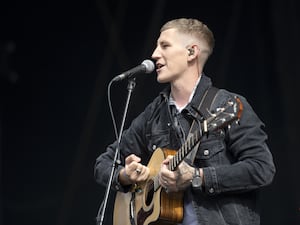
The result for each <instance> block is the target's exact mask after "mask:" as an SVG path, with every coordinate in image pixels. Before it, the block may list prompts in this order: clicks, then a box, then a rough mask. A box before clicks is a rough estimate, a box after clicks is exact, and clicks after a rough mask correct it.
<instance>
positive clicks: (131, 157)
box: [125, 154, 141, 164]
mask: <svg viewBox="0 0 300 225" xmlns="http://www.w3.org/2000/svg"><path fill="white" fill-rule="evenodd" d="M140 161H141V158H140V157H138V156H136V155H135V154H131V155H129V156H127V157H126V159H125V163H126V164H131V163H132V162H140Z"/></svg>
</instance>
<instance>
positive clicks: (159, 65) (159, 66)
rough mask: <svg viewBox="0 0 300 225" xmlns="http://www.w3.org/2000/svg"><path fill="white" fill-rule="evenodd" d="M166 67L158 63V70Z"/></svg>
mask: <svg viewBox="0 0 300 225" xmlns="http://www.w3.org/2000/svg"><path fill="white" fill-rule="evenodd" d="M164 66H165V65H163V64H161V63H156V68H157V70H159V69H161V68H162V67H164Z"/></svg>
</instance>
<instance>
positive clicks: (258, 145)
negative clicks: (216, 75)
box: [95, 75, 275, 225]
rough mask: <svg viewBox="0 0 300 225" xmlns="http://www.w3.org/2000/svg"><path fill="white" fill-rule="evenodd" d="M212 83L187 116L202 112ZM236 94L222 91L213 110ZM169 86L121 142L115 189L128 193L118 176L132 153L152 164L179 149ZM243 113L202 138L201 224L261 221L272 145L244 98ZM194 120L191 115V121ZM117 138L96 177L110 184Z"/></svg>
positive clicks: (199, 92)
mask: <svg viewBox="0 0 300 225" xmlns="http://www.w3.org/2000/svg"><path fill="white" fill-rule="evenodd" d="M211 85H212V83H211V80H210V79H209V78H208V77H207V76H205V75H202V77H201V80H200V83H199V84H198V87H197V89H196V92H195V95H194V97H193V99H192V101H191V102H190V103H189V104H188V106H187V107H186V108H185V109H184V111H185V112H188V113H187V114H196V109H197V107H198V105H199V101H200V100H201V99H202V96H203V95H204V93H205V91H206V90H207V88H208V87H210V86H211ZM234 95H236V94H233V93H230V92H228V91H226V90H223V89H221V90H219V92H218V94H217V95H216V97H215V99H214V101H213V103H212V105H211V109H216V108H217V107H220V106H223V104H224V103H225V102H226V101H227V100H228V99H232V98H233V96H234ZM168 97H169V89H167V90H165V91H164V92H162V93H161V94H160V95H159V96H158V97H157V98H155V99H154V101H153V102H152V103H151V104H149V105H148V106H147V107H146V109H145V110H144V112H142V113H141V114H140V115H139V116H138V117H137V118H136V119H134V120H133V122H132V124H131V126H130V127H129V128H128V129H127V130H126V131H125V132H124V135H123V137H122V141H121V144H120V149H121V162H122V163H121V166H119V167H118V168H117V169H116V173H115V176H114V179H113V188H114V189H115V190H117V191H124V192H126V191H128V187H122V186H121V185H120V184H119V182H118V180H117V177H118V174H119V171H120V170H121V168H122V165H124V159H125V158H126V157H127V156H128V155H130V154H136V155H137V156H140V157H141V158H142V163H143V164H144V165H147V164H148V161H149V160H150V158H151V155H152V153H153V151H154V150H155V149H156V148H158V147H160V148H164V147H165V148H169V149H179V148H180V146H181V143H182V142H181V140H180V138H179V136H178V132H177V131H176V129H175V127H174V123H173V118H172V116H171V114H170V109H169V105H168ZM238 97H239V98H240V99H241V101H242V103H243V113H242V116H241V118H240V121H239V124H236V123H233V124H232V125H231V127H230V129H227V128H225V129H221V130H218V131H216V132H213V133H210V134H209V135H208V136H206V135H205V136H204V137H203V138H202V139H201V143H200V145H199V149H198V152H197V154H196V157H195V161H194V164H195V166H197V167H201V168H203V174H204V181H205V182H204V187H203V190H202V191H201V192H199V191H192V193H193V205H194V208H195V212H196V214H197V215H198V220H199V224H200V225H206V224H207V225H208V224H209V225H211V224H216V225H219V224H220V225H221V224H224V225H225V224H230V225H233V224H241V225H242V224H243V225H256V224H259V221H260V219H259V212H258V205H257V204H258V203H257V197H258V196H257V194H258V190H259V188H260V187H263V186H265V185H268V184H270V183H271V182H272V180H273V177H274V174H275V166H274V163H273V158H272V155H271V153H270V151H269V149H268V146H267V144H266V140H267V135H266V133H265V132H264V131H263V127H264V124H263V123H262V121H261V120H260V119H259V118H258V116H257V115H256V114H255V112H254V111H253V109H252V107H251V106H250V105H249V103H248V102H247V101H246V99H245V98H244V97H242V96H240V95H239V96H238ZM186 120H187V121H188V122H187V123H188V124H190V123H191V120H189V118H187V119H186ZM115 149H116V142H115V143H113V144H111V145H109V146H108V147H107V149H106V152H104V153H103V154H101V155H100V156H99V157H98V158H97V159H96V164H95V178H96V181H97V182H98V183H100V184H102V185H106V184H107V182H108V178H109V174H110V169H111V164H112V160H113V157H114V152H115Z"/></svg>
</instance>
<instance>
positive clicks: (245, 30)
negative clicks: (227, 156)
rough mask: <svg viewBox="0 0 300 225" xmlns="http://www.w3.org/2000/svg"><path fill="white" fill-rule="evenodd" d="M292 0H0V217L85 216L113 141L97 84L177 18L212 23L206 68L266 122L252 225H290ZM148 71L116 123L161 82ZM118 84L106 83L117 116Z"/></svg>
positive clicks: (294, 147)
mask: <svg viewBox="0 0 300 225" xmlns="http://www.w3.org/2000/svg"><path fill="white" fill-rule="evenodd" d="M299 10H300V7H299V1H298V0H269V1H268V0H251V1H250V0H249V1H246V0H244V1H243V0H226V1H213V0H211V1H201V0H198V1H174V0H155V1H130V0H127V1H126V0H123V1H122V0H119V1H118V0H110V1H108V0H107V1H105V0H102V1H101V0H73V1H71V0H66V1H63V0H60V1H58V0H51V1H47V0H46V1H24V0H22V1H21V0H16V1H7V0H4V1H1V3H0V25H1V26H0V41H1V42H0V74H1V77H0V88H1V92H0V93H1V102H0V107H1V110H0V115H1V117H0V118H1V120H0V129H1V130H0V144H1V149H0V160H1V161H0V165H1V170H0V173H1V186H0V187H1V199H0V200H1V201H0V204H1V205H0V213H1V214H0V224H3V225H71V224H72V225H83V224H85V225H88V224H95V221H94V218H95V216H96V214H97V210H98V207H99V205H100V203H101V201H102V199H103V195H104V190H105V189H104V188H103V187H101V186H99V185H97V184H96V183H95V181H94V178H93V166H94V162H95V159H96V157H97V156H98V155H99V154H100V153H101V152H102V151H103V150H104V149H105V146H106V145H107V144H109V143H110V142H112V141H114V140H115V137H114V131H113V126H112V122H111V117H110V114H109V110H108V101H107V86H108V83H109V81H110V80H111V79H112V78H113V77H114V76H116V75H117V74H119V73H121V72H123V71H125V70H127V69H129V68H131V67H134V66H136V65H138V64H140V63H141V62H142V61H143V60H144V59H146V58H150V56H151V53H152V50H153V49H154V47H155V45H156V39H157V37H158V35H159V28H160V26H161V25H162V24H163V23H164V22H166V21H167V20H169V19H173V18H177V17H195V18H198V19H200V20H202V21H203V22H205V23H206V24H207V25H208V26H209V27H210V28H211V30H212V31H213V32H214V34H215V39H216V47H215V51H214V54H213V55H212V57H211V58H210V60H209V62H208V64H207V66H206V67H205V72H206V74H207V75H209V76H210V77H211V78H212V79H213V80H214V83H215V85H216V86H218V87H220V88H226V89H229V90H231V91H234V92H237V93H240V94H242V95H244V96H246V97H247V99H248V101H249V102H250V103H251V104H252V106H253V107H254V109H255V110H256V112H257V114H258V115H259V116H260V118H261V119H262V120H263V121H264V122H265V124H266V131H267V133H268V134H269V142H268V143H269V146H270V148H271V150H272V152H273V155H274V160H275V163H276V167H277V174H276V176H275V179H274V182H273V184H272V185H271V186H268V187H266V188H264V189H263V191H262V194H261V198H262V203H261V208H262V225H283V224H285V225H286V224H287V225H296V224H300V191H299V188H300V181H299V171H300V170H299V169H300V167H299V162H298V161H299V160H300V153H299V151H300V150H299V132H298V130H299V125H300V124H299V115H298V112H299V109H298V108H299V107H298V105H299V99H298V96H299V93H298V90H299V84H300V82H299V81H300V78H299V75H300V74H299V72H300V70H299V64H300V57H299V52H300V48H299V47H300V45H299V41H300V16H299V15H300V14H299ZM155 77H156V75H155V73H152V74H151V75H141V76H139V77H138V78H137V86H136V89H135V90H134V93H133V96H132V99H131V104H130V107H129V115H128V118H127V124H126V126H128V123H129V122H130V121H131V120H132V119H133V117H134V116H136V115H137V114H138V113H140V112H141V111H142V110H143V108H144V107H145V105H146V104H147V103H149V102H150V101H151V99H152V98H153V97H154V96H156V95H157V94H158V92H159V90H161V89H162V86H161V85H158V84H157V83H156V78H155ZM126 86H127V82H126V81H124V82H119V83H116V84H114V85H113V86H112V101H113V106H114V112H115V115H116V117H117V120H118V124H120V123H119V120H120V118H121V117H122V113H123V108H124V105H125V99H126V95H127V90H126ZM112 202H113V200H110V202H109V208H108V210H107V214H106V217H105V221H106V224H110V218H111V215H112V209H111V208H112Z"/></svg>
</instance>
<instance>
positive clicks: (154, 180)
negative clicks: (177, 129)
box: [114, 97, 243, 225]
mask: <svg viewBox="0 0 300 225" xmlns="http://www.w3.org/2000/svg"><path fill="white" fill-rule="evenodd" d="M242 111H243V105H242V103H241V101H240V99H239V98H237V97H236V98H234V99H232V100H231V101H228V102H227V103H226V105H225V106H224V107H222V108H218V109H216V112H214V113H210V117H209V118H208V119H206V120H205V121H204V122H203V123H202V125H201V126H202V131H203V132H202V134H200V132H199V131H198V132H195V133H193V134H192V135H190V136H189V138H188V139H187V140H186V142H185V143H184V145H183V146H182V147H181V148H180V149H179V150H178V151H176V150H170V149H162V148H158V149H156V150H155V151H154V153H153V155H152V157H151V159H150V161H149V163H148V165H147V166H148V167H149V168H150V176H149V178H148V180H147V181H145V182H142V183H139V184H136V185H134V186H133V187H132V192H129V193H122V192H117V194H116V199H115V205H114V225H149V224H151V225H170V224H177V223H180V222H181V221H182V219H183V192H173V193H166V192H165V190H164V189H163V188H162V186H161V185H160V183H159V181H158V173H159V170H160V167H161V163H162V161H163V160H164V159H165V158H166V157H167V156H168V155H174V157H173V158H172V160H171V161H170V164H169V169H170V170H171V171H175V170H176V168H177V167H178V165H179V164H180V163H181V162H182V161H183V160H184V158H185V157H186V156H187V155H188V154H189V153H190V152H191V151H192V149H193V147H194V146H195V145H196V144H197V143H198V142H199V141H200V139H201V137H202V136H203V135H204V134H205V135H207V134H209V132H212V131H215V130H217V129H220V128H223V127H225V126H228V125H229V124H230V123H231V122H233V121H235V120H238V119H239V118H240V117H241V114H242Z"/></svg>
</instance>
